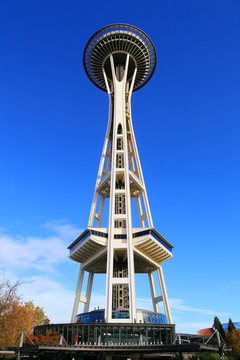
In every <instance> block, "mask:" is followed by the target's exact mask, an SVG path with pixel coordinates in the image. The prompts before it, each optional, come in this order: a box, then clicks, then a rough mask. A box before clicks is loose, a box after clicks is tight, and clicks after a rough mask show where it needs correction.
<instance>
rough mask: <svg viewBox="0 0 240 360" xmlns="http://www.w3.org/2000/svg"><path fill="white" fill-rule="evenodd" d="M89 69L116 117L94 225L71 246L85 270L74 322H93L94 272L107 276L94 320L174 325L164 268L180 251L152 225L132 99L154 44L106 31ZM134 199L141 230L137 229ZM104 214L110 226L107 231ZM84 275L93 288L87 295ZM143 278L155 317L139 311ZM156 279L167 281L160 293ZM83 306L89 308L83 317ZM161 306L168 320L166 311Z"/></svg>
mask: <svg viewBox="0 0 240 360" xmlns="http://www.w3.org/2000/svg"><path fill="white" fill-rule="evenodd" d="M83 64H84V69H85V71H86V74H87V76H88V78H89V79H90V80H91V81H92V83H93V84H94V85H96V86H97V87H98V88H99V89H101V90H103V91H105V92H107V93H108V98H109V115H108V125H107V131H106V136H105V140H104V144H103V150H102V154H101V157H100V165H99V169H98V174H97V181H96V185H95V190H94V196H93V201H92V206H91V211H90V217H89V222H88V227H87V229H86V230H85V231H84V232H83V233H82V234H81V235H80V236H79V237H78V238H77V239H76V240H75V241H74V242H73V243H72V244H71V245H70V246H69V250H70V258H71V259H73V260H75V261H77V262H79V263H80V264H81V265H80V270H79V276H78V282H77V289H76V296H75V302H74V306H73V312H72V319H71V321H72V322H75V321H77V320H78V319H81V320H82V321H84V319H86V318H87V319H88V321H89V319H91V312H89V306H90V300H91V292H92V284H93V279H94V274H99V273H103V274H106V294H105V309H104V310H100V311H99V314H98V316H97V315H96V314H95V317H94V319H95V321H100V319H101V320H102V321H103V322H106V323H139V322H140V323H141V322H143V323H146V322H157V323H159V322H160V323H161V322H164V323H168V324H172V318H171V312H170V307H169V302H168V296H167V291H166V286H165V281H164V277H163V271H162V263H163V262H164V261H166V260H168V259H170V258H171V257H172V248H173V246H172V245H171V244H170V243H169V242H168V241H167V240H166V239H165V238H164V237H163V236H161V235H160V234H159V233H158V231H157V230H156V229H154V226H153V220H152V216H151V211H150V206H149V202H148V196H147V191H146V187H145V182H144V178H143V172H142V167H141V163H140V158H139V154H138V149H137V143H136V139H135V135H134V130H133V124H132V116H131V97H132V93H133V92H134V91H136V90H139V89H140V88H142V87H143V86H144V85H145V84H146V83H147V82H148V81H149V80H150V79H151V77H152V75H153V73H154V70H155V66H156V51H155V48H154V45H153V43H152V41H151V39H150V38H149V37H148V36H147V35H146V34H145V33H144V32H143V31H142V30H140V29H138V28H136V27H135V26H132V25H126V24H113V25H109V26H105V27H103V28H102V29H100V30H99V31H97V32H96V33H95V34H94V35H93V36H92V37H91V38H90V39H89V41H88V43H87V45H86V47H85V50H84V54H83ZM93 126H94V125H93ZM93 128H94V127H93ZM133 201H135V203H136V206H135V208H136V209H137V217H138V220H139V224H138V227H133V225H132V223H133V221H132V218H133V211H134V210H133V206H132V204H133ZM104 214H105V215H104ZM104 216H105V217H107V219H108V221H107V225H108V226H107V227H103V226H102V223H103V218H104ZM84 273H87V275H88V282H87V289H86V294H85V296H82V286H83V277H84ZM136 273H147V274H148V279H149V283H150V290H151V296H152V305H153V311H152V312H149V311H145V312H144V310H138V309H137V308H136V293H135V274H136ZM154 273H156V275H154ZM155 278H157V279H158V281H159V283H160V289H161V294H159V295H157V293H156V287H155ZM79 302H82V303H83V304H84V307H83V313H82V314H80V315H79V314H78V306H79ZM161 302H163V306H164V310H165V314H160V313H159V303H161ZM146 319H148V320H146ZM153 319H154V321H153Z"/></svg>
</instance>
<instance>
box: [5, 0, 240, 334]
mask: <svg viewBox="0 0 240 360" xmlns="http://www.w3.org/2000/svg"><path fill="white" fill-rule="evenodd" d="M239 15H240V2H239V1H236V0H235V1H234V0H230V1H223V0H201V1H200V0H199V1H197V0H196V1H192V0H184V1H177V0H160V1H156V0H153V1H151V0H150V1H148V2H145V1H141V0H140V1H135V0H133V1H129V2H123V3H122V4H120V3H119V2H112V1H108V0H107V1H104V2H100V1H92V2H91V3H90V2H84V1H74V0H72V1H54V0H52V1H45V0H43V1H39V0H35V1H33V0H22V1H17V0H15V1H14V0H9V1H2V2H1V3H0V43H1V54H0V69H1V70H0V134H1V135H0V137H1V141H0V204H1V206H0V230H1V234H0V249H1V250H0V267H1V270H3V271H4V272H5V276H8V277H10V278H11V279H16V278H19V277H20V278H24V279H26V280H29V281H31V282H30V283H29V284H26V285H24V286H23V287H22V289H21V291H20V292H21V294H22V295H23V297H24V298H25V299H26V300H34V303H35V304H36V305H40V306H44V308H45V311H46V313H47V315H48V316H49V317H50V318H51V320H52V321H54V322H64V321H68V320H69V318H70V313H71V308H72V304H73V300H74V291H75V286H76V280H77V273H78V264H77V263H74V262H73V261H70V260H69V259H68V257H67V256H68V251H67V249H66V248H67V246H68V245H69V244H70V243H71V242H72V241H73V240H74V239H75V237H76V236H77V235H78V234H79V233H80V232H81V231H82V230H83V229H85V228H86V226H87V222H88V216H89V211H90V205H91V201H92V196H93V190H94V185H95V180H96V175H97V168H98V163H99V159H100V153H101V149H102V144H103V140H104V135H105V130H106V126H107V111H108V99H107V95H106V94H105V93H104V92H102V91H100V90H98V89H97V88H96V87H94V86H93V85H92V83H91V82H90V81H89V80H88V78H87V76H86V75H85V73H84V69H83V66H82V53H83V49H84V46H85V44H86V42H87V40H88V39H89V37H90V36H91V35H92V34H93V33H94V32H95V31H96V30H98V29H99V28H101V27H103V26H105V25H107V24H110V23H114V22H124V23H129V24H132V25H135V26H137V27H140V28H141V29H142V30H143V31H145V32H146V33H147V34H148V35H149V36H150V37H151V39H152V41H153V43H154V44H155V47H156V51H157V57H158V60H157V68H156V71H155V74H154V76H153V78H152V79H151V81H150V82H149V83H148V84H147V85H146V86H145V87H144V88H143V89H141V90H139V91H137V92H136V93H134V94H133V98H132V113H133V123H134V129H135V135H136V139H137V143H138V147H139V153H140V159H141V163H142V167H143V172H144V177H145V182H146V186H147V191H148V196H149V201H150V207H151V211H152V216H153V222H154V226H155V228H156V229H157V230H158V231H159V232H160V233H161V234H162V235H163V236H165V237H166V238H167V239H168V240H169V241H170V242H171V243H172V244H173V245H174V247H175V248H174V258H173V259H172V260H170V261H168V262H167V263H165V264H164V265H163V270H164V275H165V280H166V285H167V290H168V295H169V298H170V304H171V309H172V315H173V320H174V322H175V323H176V324H177V331H184V332H187V331H189V332H196V331H197V330H198V329H200V328H204V327H208V326H211V324H212V322H213V317H214V316H215V315H218V316H219V318H220V320H221V321H222V322H226V321H227V320H228V318H229V317H231V318H232V319H233V321H239V320H240V314H239V297H240V272H239V251H240V244H239V238H240V224H239V213H240V189H239V183H240V181H239V180H240V166H239V155H240V145H239V131H240V125H239V115H240V102H239V95H240V94H239V92H240V91H239V89H240V85H239V84H240V71H239V64H240V47H239V37H240V22H239ZM98 280H99V281H97V284H96V283H95V285H94V288H93V292H94V296H93V304H92V306H93V307H94V306H97V305H98V304H99V305H100V306H102V304H103V303H104V299H103V294H104V287H105V281H104V279H103V277H101V276H99V279H98ZM142 280H143V279H142V278H141V277H139V276H137V279H136V284H137V299H138V300H137V301H138V307H147V308H150V306H151V304H150V290H149V288H148V285H147V282H146V287H145V288H144V287H142V286H140V285H141V282H142Z"/></svg>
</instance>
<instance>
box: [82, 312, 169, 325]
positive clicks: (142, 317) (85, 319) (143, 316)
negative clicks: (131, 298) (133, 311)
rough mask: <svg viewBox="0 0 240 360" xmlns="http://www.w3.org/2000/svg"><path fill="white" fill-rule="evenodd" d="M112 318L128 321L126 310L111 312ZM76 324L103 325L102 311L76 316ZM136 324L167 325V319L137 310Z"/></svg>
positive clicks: (161, 315) (164, 316)
mask: <svg viewBox="0 0 240 360" xmlns="http://www.w3.org/2000/svg"><path fill="white" fill-rule="evenodd" d="M112 317H113V319H128V318H129V314H128V310H118V311H113V316H112ZM76 322H78V323H79V322H82V323H103V322H104V309H97V310H93V311H90V312H87V313H83V314H78V315H77V316H76ZM136 322H137V323H144V324H167V317H166V315H164V314H161V313H154V312H152V311H149V310H142V309H137V316H136Z"/></svg>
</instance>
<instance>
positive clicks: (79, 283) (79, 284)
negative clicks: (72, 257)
mask: <svg viewBox="0 0 240 360" xmlns="http://www.w3.org/2000/svg"><path fill="white" fill-rule="evenodd" d="M83 277H84V270H83V266H82V264H81V265H80V269H79V274H78V281H77V289H76V294H75V301H74V305H73V311H72V318H71V322H72V323H73V322H75V317H76V315H77V312H78V306H79V301H80V297H81V291H82V284H83Z"/></svg>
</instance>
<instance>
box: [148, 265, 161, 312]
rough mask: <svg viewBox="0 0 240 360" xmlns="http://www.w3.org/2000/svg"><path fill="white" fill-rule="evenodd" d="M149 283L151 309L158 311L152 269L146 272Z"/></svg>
mask: <svg viewBox="0 0 240 360" xmlns="http://www.w3.org/2000/svg"><path fill="white" fill-rule="evenodd" d="M148 278H149V283H150V289H151V295H152V304H153V310H154V312H159V306H158V303H157V302H156V297H157V294H156V288H155V282H154V277H153V271H152V272H150V273H148Z"/></svg>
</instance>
